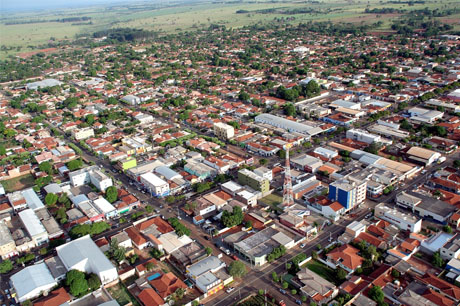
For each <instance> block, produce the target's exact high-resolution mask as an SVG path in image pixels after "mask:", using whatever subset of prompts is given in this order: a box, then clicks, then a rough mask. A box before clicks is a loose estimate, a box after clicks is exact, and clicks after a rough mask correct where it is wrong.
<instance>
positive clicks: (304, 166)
mask: <svg viewBox="0 0 460 306" xmlns="http://www.w3.org/2000/svg"><path fill="white" fill-rule="evenodd" d="M290 162H291V166H292V167H293V168H295V169H297V170H302V171H306V172H310V173H315V172H316V170H318V168H319V167H321V166H322V165H323V161H322V160H321V159H319V158H316V157H313V156H310V155H307V154H305V155H299V156H296V157H294V158H291V159H290Z"/></svg>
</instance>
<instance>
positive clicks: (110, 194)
mask: <svg viewBox="0 0 460 306" xmlns="http://www.w3.org/2000/svg"><path fill="white" fill-rule="evenodd" d="M105 199H106V200H107V201H108V202H110V203H114V202H115V201H116V200H118V190H117V187H115V186H110V187H108V188H107V189H106V190H105Z"/></svg>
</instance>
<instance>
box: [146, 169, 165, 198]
mask: <svg viewBox="0 0 460 306" xmlns="http://www.w3.org/2000/svg"><path fill="white" fill-rule="evenodd" d="M141 184H143V185H144V187H145V188H146V189H147V190H148V191H149V192H150V194H151V195H153V196H155V197H164V196H167V195H169V184H168V182H166V181H164V180H162V179H161V178H159V177H158V176H156V175H155V174H153V173H152V172H148V173H144V174H142V175H141Z"/></svg>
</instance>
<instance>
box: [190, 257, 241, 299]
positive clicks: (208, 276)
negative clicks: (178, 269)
mask: <svg viewBox="0 0 460 306" xmlns="http://www.w3.org/2000/svg"><path fill="white" fill-rule="evenodd" d="M225 267H226V264H225V262H223V261H221V260H220V259H219V258H217V257H216V256H209V257H206V258H204V259H202V260H200V261H198V262H197V263H194V264H193V265H191V266H189V267H187V270H186V273H187V276H188V277H189V278H190V279H191V280H192V281H193V282H194V283H195V284H196V287H197V288H198V289H199V290H200V291H201V292H204V293H208V292H209V291H211V290H212V291H217V290H219V289H221V288H223V286H224V285H225V283H224V281H227V282H230V281H231V280H233V278H231V276H229V275H228V274H226V273H225V272H224V273H217V272H218V271H221V270H224V269H225ZM220 275H225V276H226V277H224V279H221V278H220V277H219V276H220Z"/></svg>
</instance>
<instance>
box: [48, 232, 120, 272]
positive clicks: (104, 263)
mask: <svg viewBox="0 0 460 306" xmlns="http://www.w3.org/2000/svg"><path fill="white" fill-rule="evenodd" d="M56 252H57V254H58V256H59V258H60V259H61V260H62V262H63V263H64V265H65V266H66V268H67V269H72V267H75V266H79V267H81V266H82V264H83V266H84V267H85V272H88V273H95V274H99V273H103V272H105V271H108V270H112V269H115V267H114V266H113V265H112V263H111V262H110V260H109V259H108V258H107V257H106V256H105V255H104V253H102V251H101V250H100V249H99V247H98V246H97V245H96V244H95V243H94V241H93V240H92V239H91V237H90V236H89V235H86V236H83V237H81V238H78V239H76V240H73V241H70V242H68V243H66V244H64V245H61V246H58V247H56ZM115 273H116V269H115Z"/></svg>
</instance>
